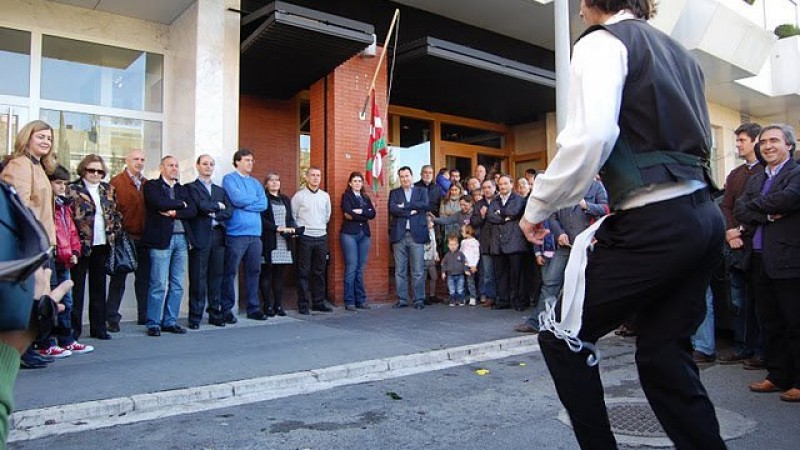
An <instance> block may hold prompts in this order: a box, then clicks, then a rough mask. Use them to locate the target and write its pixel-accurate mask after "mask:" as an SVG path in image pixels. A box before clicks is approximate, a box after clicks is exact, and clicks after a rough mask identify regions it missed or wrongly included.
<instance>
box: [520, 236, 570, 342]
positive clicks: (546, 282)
mask: <svg viewBox="0 0 800 450" xmlns="http://www.w3.org/2000/svg"><path fill="white" fill-rule="evenodd" d="M568 261H569V248H567V247H558V249H556V252H555V254H554V255H553V257H552V258H549V259H548V258H545V263H544V265H543V266H542V291H541V295H539V301H538V302H537V303H536V306H535V307H534V308H533V312H532V313H531V315H530V316H528V324H530V325H531V326H533V327H536V328H539V314H541V313H542V312H544V310H545V305H555V303H556V301H558V296H559V295H560V294H561V289H562V288H563V286H564V271H565V270H566V268H567V262H568Z"/></svg>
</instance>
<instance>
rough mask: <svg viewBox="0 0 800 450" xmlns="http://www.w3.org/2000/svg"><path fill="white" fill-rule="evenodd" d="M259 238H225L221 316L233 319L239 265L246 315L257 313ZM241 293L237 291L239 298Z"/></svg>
mask: <svg viewBox="0 0 800 450" xmlns="http://www.w3.org/2000/svg"><path fill="white" fill-rule="evenodd" d="M261 249H262V244H261V238H260V237H258V236H228V237H226V238H225V268H224V275H223V277H222V300H221V308H222V315H223V317H225V318H230V317H233V311H232V310H233V307H234V306H235V305H236V292H235V290H234V286H233V284H234V280H236V272H238V271H239V264H240V263H241V264H242V266H243V270H242V272H243V274H244V285H245V289H246V292H245V294H246V297H245V298H247V314H252V313H255V312H258V311H259V309H260V308H261V305H260V303H259V301H258V274H259V273H260V272H261V258H262V256H261ZM241 296H242V292H241V291H239V297H241Z"/></svg>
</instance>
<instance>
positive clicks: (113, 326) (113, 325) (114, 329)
mask: <svg viewBox="0 0 800 450" xmlns="http://www.w3.org/2000/svg"><path fill="white" fill-rule="evenodd" d="M106 330H108V331H110V332H111V333H119V324H118V323H117V322H108V326H107V327H106Z"/></svg>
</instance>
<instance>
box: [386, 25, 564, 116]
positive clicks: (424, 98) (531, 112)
mask: <svg viewBox="0 0 800 450" xmlns="http://www.w3.org/2000/svg"><path fill="white" fill-rule="evenodd" d="M396 65H397V68H396V71H395V79H394V85H393V86H392V94H391V95H392V97H391V103H392V104H395V105H402V106H409V107H413V108H419V109H425V110H429V111H436V112H440V113H445V114H452V115H457V116H464V117H472V118H476V119H482V120H487V121H492V122H501V123H506V124H510V125H514V124H519V123H526V122H531V121H535V120H538V119H539V118H540V116H541V115H542V114H544V113H547V112H549V111H554V110H555V106H556V100H555V98H556V94H555V79H556V74H555V72H553V71H552V70H546V69H542V68H540V67H536V66H532V65H530V64H525V63H521V62H518V61H513V60H510V59H506V58H503V57H500V56H497V55H494V54H491V53H487V52H484V51H480V50H476V49H474V48H470V47H466V46H463V45H459V44H454V43H452V42H448V41H445V40H442V39H437V38H433V37H430V36H429V37H426V38H423V39H419V40H416V41H413V42H409V43H407V44H404V45H402V46H401V47H399V48H398V50H397V56H396Z"/></svg>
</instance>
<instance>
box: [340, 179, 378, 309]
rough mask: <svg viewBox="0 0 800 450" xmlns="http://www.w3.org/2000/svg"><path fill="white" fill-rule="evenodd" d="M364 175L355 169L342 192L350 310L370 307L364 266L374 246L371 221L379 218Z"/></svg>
mask: <svg viewBox="0 0 800 450" xmlns="http://www.w3.org/2000/svg"><path fill="white" fill-rule="evenodd" d="M363 187H364V177H363V176H361V173H360V172H352V173H351V174H350V178H348V180H347V189H346V190H345V191H344V193H343V194H342V212H343V213H344V221H343V222H342V229H341V231H340V234H339V241H340V242H341V243H342V254H343V255H344V305H345V309H347V310H348V311H355V310H356V308H360V309H369V305H368V304H367V293H366V291H365V290H364V266H366V265H367V256H368V255H369V247H370V229H369V221H370V220H372V219H374V218H375V206H373V204H372V200H370V198H369V197H368V196H367V193H366V192H364V189H363Z"/></svg>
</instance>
